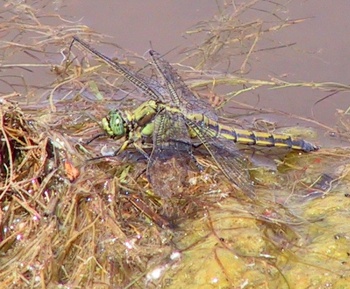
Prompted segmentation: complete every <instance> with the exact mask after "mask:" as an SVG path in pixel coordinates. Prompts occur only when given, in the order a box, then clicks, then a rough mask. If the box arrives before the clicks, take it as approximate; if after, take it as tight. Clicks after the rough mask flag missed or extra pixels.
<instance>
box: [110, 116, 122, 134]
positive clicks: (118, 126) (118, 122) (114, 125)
mask: <svg viewBox="0 0 350 289" xmlns="http://www.w3.org/2000/svg"><path fill="white" fill-rule="evenodd" d="M124 123H125V121H124V119H123V117H122V115H121V113H120V112H119V111H112V112H110V114H109V125H110V127H111V130H112V131H113V135H114V137H116V138H119V137H122V136H124V134H125V129H124Z"/></svg>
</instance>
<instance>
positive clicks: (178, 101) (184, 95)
mask: <svg viewBox="0 0 350 289" xmlns="http://www.w3.org/2000/svg"><path fill="white" fill-rule="evenodd" d="M149 53H150V55H151V57H152V60H153V63H154V65H155V67H156V69H157V71H158V73H159V74H160V75H161V77H162V79H163V82H164V83H162V84H161V85H162V86H164V87H166V88H167V89H168V91H169V96H170V98H171V99H169V100H168V102H170V103H171V104H174V105H176V106H177V107H178V108H180V109H181V111H182V112H183V113H185V115H186V114H188V113H190V114H192V113H198V114H204V115H205V116H207V117H208V118H210V119H212V120H215V121H217V120H218V117H217V115H216V113H215V112H214V110H213V109H212V107H211V106H210V105H209V104H208V103H207V102H205V101H203V100H201V99H199V98H198V97H196V96H195V95H194V94H193V92H192V91H191V90H190V89H189V88H188V87H187V85H186V84H185V83H184V82H183V80H182V79H181V77H180V75H179V74H178V73H177V72H176V70H175V69H174V68H173V67H172V66H171V65H170V63H169V62H167V61H166V60H164V59H163V58H162V57H161V56H160V54H159V53H158V52H156V51H154V50H150V52H149ZM165 101H167V100H165Z"/></svg>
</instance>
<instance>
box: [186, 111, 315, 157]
mask: <svg viewBox="0 0 350 289" xmlns="http://www.w3.org/2000/svg"><path fill="white" fill-rule="evenodd" d="M191 118H192V119H193V120H195V122H197V123H202V124H205V125H206V126H207V128H208V129H209V130H212V131H213V133H212V134H211V135H212V136H213V137H219V138H225V139H228V140H232V141H234V142H236V143H240V144H246V145H257V146H264V147H278V148H289V149H294V150H300V151H304V152H311V151H316V150H318V149H319V147H318V146H316V145H314V144H312V143H309V142H307V141H305V140H303V139H296V138H293V137H292V136H289V135H284V134H271V133H265V132H256V131H250V130H244V129H234V128H231V127H229V126H226V125H222V124H220V123H218V122H215V121H213V120H210V119H208V118H206V117H204V116H200V115H192V117H191Z"/></svg>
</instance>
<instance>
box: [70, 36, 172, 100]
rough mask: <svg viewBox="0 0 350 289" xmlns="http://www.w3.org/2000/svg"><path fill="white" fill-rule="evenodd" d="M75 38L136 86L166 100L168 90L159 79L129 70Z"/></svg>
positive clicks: (153, 96) (153, 97)
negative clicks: (165, 95)
mask: <svg viewBox="0 0 350 289" xmlns="http://www.w3.org/2000/svg"><path fill="white" fill-rule="evenodd" d="M73 39H74V40H75V41H77V42H78V43H79V44H80V45H82V46H83V47H84V48H85V49H87V50H88V51H90V52H91V53H92V54H94V55H95V56H97V57H98V58H100V59H102V60H103V61H104V62H105V63H106V64H107V65H109V66H110V67H111V68H113V69H114V70H115V71H116V72H118V73H119V74H121V75H122V76H124V77H125V78H126V79H127V80H128V81H130V83H132V84H133V85H134V86H135V87H137V88H139V89H140V90H141V91H142V92H144V93H145V94H146V95H148V96H149V97H151V98H152V99H154V100H158V101H164V99H163V95H164V93H165V92H166V90H165V88H164V87H162V86H161V85H160V84H159V83H158V82H157V81H155V80H152V79H148V78H147V77H145V76H143V75H142V74H140V73H137V72H133V71H131V70H129V69H128V68H127V67H126V66H124V65H122V64H120V63H118V62H115V61H114V60H112V59H111V58H109V57H107V56H105V55H103V54H102V53H100V52H98V51H97V50H96V49H94V48H92V47H91V46H90V45H89V44H87V43H86V42H84V41H82V40H81V39H79V38H78V37H76V36H73Z"/></svg>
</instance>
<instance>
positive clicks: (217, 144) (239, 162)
mask: <svg viewBox="0 0 350 289" xmlns="http://www.w3.org/2000/svg"><path fill="white" fill-rule="evenodd" d="M186 123H187V125H188V127H189V128H190V129H191V130H192V131H193V132H194V133H195V134H196V136H197V137H198V139H199V141H200V143H201V144H203V145H204V147H205V148H206V149H207V151H208V152H209V154H210V155H211V157H212V158H213V159H214V161H215V163H216V165H217V166H218V167H219V169H220V170H221V171H222V172H223V173H224V175H225V176H226V177H227V178H228V179H229V180H230V181H231V182H232V183H233V184H234V185H235V186H236V187H237V188H238V189H241V190H243V191H244V192H246V193H248V194H251V195H254V189H253V185H252V183H251V181H250V176H249V171H248V165H249V161H248V160H247V158H246V157H245V156H244V155H243V154H242V153H241V152H240V151H239V149H238V148H237V147H236V144H235V143H234V142H233V141H232V140H226V139H224V138H219V137H217V134H216V132H215V130H212V129H210V128H209V127H207V126H205V125H198V124H197V123H195V122H193V121H192V120H190V119H186Z"/></svg>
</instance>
